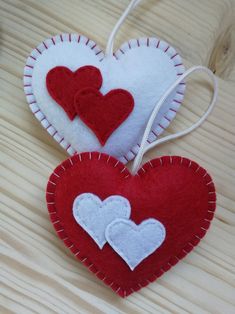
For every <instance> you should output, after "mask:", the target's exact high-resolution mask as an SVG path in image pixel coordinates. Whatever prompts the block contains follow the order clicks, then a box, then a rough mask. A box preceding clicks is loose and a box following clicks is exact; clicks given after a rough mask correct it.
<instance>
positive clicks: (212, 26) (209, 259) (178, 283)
mask: <svg viewBox="0 0 235 314" xmlns="http://www.w3.org/2000/svg"><path fill="white" fill-rule="evenodd" d="M127 4H128V1H127V0H120V1H115V0H109V1H105V0H96V1H92V0H70V1H68V0H67V1H66V0H61V1H59V0H50V1H47V0H40V1H36V0H21V1H19V0H0V18H1V29H0V32H1V52H0V61H1V70H0V71H1V72H0V73H1V75H0V77H1V83H0V93H1V98H0V99H1V100H0V101H1V106H0V113H1V125H0V127H1V133H0V141H1V170H0V176H1V182H0V184H1V200H0V202H1V205H0V206H1V219H0V224H1V269H0V277H1V301H0V304H1V308H0V309H1V310H0V311H1V313H23V314H25V313H109V314H110V313H197V314H198V313H200V314H201V313H213V314H216V313H223V314H229V313H235V297H234V296H235V293H234V292H235V289H234V283H235V275H234V274H235V263H234V258H235V254H234V253H235V252H234V242H235V228H234V225H235V215H234V211H235V188H234V186H235V171H234V169H235V137H234V135H235V1H234V0H213V1H211V0H203V1H202V0H198V1H196V0H172V1H170V0H161V1H160V0H159V1H156V0H145V1H144V0H143V2H142V3H141V5H140V6H139V7H138V8H136V10H135V11H134V12H133V14H131V16H130V17H129V18H128V20H127V21H126V23H125V24H124V25H123V27H122V28H121V30H120V32H119V33H118V36H117V39H116V43H115V45H116V47H118V46H119V45H120V44H121V43H122V42H124V41H126V40H128V39H129V38H135V37H140V36H157V37H160V38H162V39H164V40H166V41H168V42H169V43H170V44H171V45H172V46H174V47H175V48H176V49H177V50H178V51H179V52H180V54H181V55H182V56H183V59H184V62H185V64H186V66H188V67H189V66H191V65H193V64H203V65H206V66H209V67H210V68H211V69H212V70H213V71H214V72H215V73H216V74H217V76H218V78H219V86H220V89H219V99H218V104H217V107H216V108H215V110H214V111H213V113H212V115H211V116H210V117H209V119H208V120H207V121H206V122H205V123H204V124H203V126H202V127H201V128H200V129H198V130H197V131H195V132H194V133H193V134H190V135H188V136H186V137H184V138H182V139H180V140H177V141H174V142H171V143H168V144H164V145H162V146H160V147H158V148H157V149H155V150H153V151H151V152H150V153H149V154H148V156H146V157H145V159H149V158H153V157H156V156H160V155H163V154H171V155H173V154H179V155H183V156H185V157H188V158H191V159H194V160H195V161H196V162H198V163H200V164H201V165H202V166H203V167H205V168H207V170H208V171H209V173H210V174H211V175H212V176H213V178H214V180H215V183H216V188H217V193H218V206H217V211H216V215H215V219H214V221H213V222H212V226H211V228H210V230H209V232H208V234H207V236H206V237H205V238H204V239H203V241H202V242H201V243H200V245H199V246H198V247H197V248H196V249H195V250H194V251H193V252H192V253H191V254H190V255H189V256H187V257H186V258H185V259H184V260H183V261H182V262H181V263H180V264H178V265H177V266H176V267H174V268H173V269H172V270H170V271H169V272H168V273H166V274H165V275H164V276H162V277H161V278H160V279H159V280H158V281H157V282H155V283H153V284H150V285H149V286H148V287H147V288H145V289H142V290H141V291H140V292H138V293H135V294H133V295H131V296H130V297H128V298H127V299H120V298H118V297H117V296H116V295H115V294H114V293H113V292H112V291H111V290H110V289H109V288H108V287H106V286H105V285H104V284H103V283H102V282H100V281H99V280H98V279H96V278H95V277H94V276H93V275H92V274H90V273H89V272H88V271H87V269H86V268H85V267H83V265H81V263H79V262H77V261H76V260H75V258H74V257H73V256H72V254H71V253H70V252H69V251H68V249H66V248H65V247H64V245H63V243H62V242H61V241H60V240H59V239H58V238H57V236H56V234H55V231H54V229H53V227H52V225H51V223H50V222H49V219H48V214H47V209H46V203H45V195H44V191H45V186H46V183H47V179H48V176H49V174H50V173H51V171H52V170H53V169H54V168H55V166H56V165H57V164H58V163H59V162H61V161H62V160H64V159H65V158H66V157H67V155H66V153H65V152H64V151H63V150H62V149H60V148H59V146H58V145H57V144H56V143H55V142H54V140H53V139H51V138H50V137H49V135H48V134H47V133H46V131H45V130H43V129H42V128H41V126H40V125H39V123H38V122H37V121H36V119H35V118H34V117H33V116H32V114H31V112H30V110H29V108H28V105H27V104H26V100H25V96H24V93H23V88H22V73H23V67H24V63H25V59H26V57H27V55H28V54H29V53H30V51H31V50H32V48H33V47H35V46H36V45H37V44H38V43H39V42H41V41H42V40H43V39H44V38H47V37H49V36H51V35H55V34H57V33H61V32H79V33H83V34H84V35H86V36H88V37H91V38H92V39H93V40H95V41H96V42H98V43H99V44H100V46H103V47H105V44H106V41H107V38H108V35H109V33H110V30H111V28H112V26H113V25H114V24H115V22H116V20H117V19H118V17H119V16H120V14H121V12H122V11H123V10H124V8H125V7H126V6H127ZM209 99H210V89H208V84H207V83H206V81H199V80H198V79H196V80H192V81H191V82H190V83H189V84H188V88H187V95H186V99H185V101H184V106H183V107H182V109H181V110H180V113H179V114H178V115H177V118H176V120H175V121H174V123H173V124H172V126H171V127H170V130H169V132H175V131H176V130H180V129H182V128H184V127H185V126H187V125H190V124H191V123H192V122H193V121H196V119H198V118H199V116H200V115H202V113H203V111H204V110H205V109H206V106H207V104H208V102H209Z"/></svg>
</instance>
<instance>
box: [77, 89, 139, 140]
mask: <svg viewBox="0 0 235 314" xmlns="http://www.w3.org/2000/svg"><path fill="white" fill-rule="evenodd" d="M74 107H75V110H76V112H77V114H78V116H79V118H80V119H81V120H82V121H83V122H84V123H85V124H86V125H87V126H89V128H90V129H91V130H92V131H93V132H94V133H95V135H96V136H97V138H98V140H99V141H100V143H101V145H104V144H105V143H106V141H107V139H108V138H109V136H110V135H111V134H112V133H113V131H114V130H116V128H118V127H119V126H120V124H122V122H123V121H125V120H126V118H127V117H128V116H129V114H130V113H131V111H132V110H133V108H134V99H133V97H132V95H131V94H130V93H129V92H128V91H126V90H124V89H113V90H111V91H110V92H109V93H107V94H106V95H102V94H101V93H100V92H99V91H98V90H96V89H94V88H86V89H83V90H81V91H80V92H78V93H77V94H76V96H75V99H74Z"/></svg>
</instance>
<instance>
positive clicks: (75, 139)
mask: <svg viewBox="0 0 235 314" xmlns="http://www.w3.org/2000/svg"><path fill="white" fill-rule="evenodd" d="M86 65H92V66H95V67H97V68H98V69H100V71H101V73H102V76H103V84H102V87H101V89H100V91H101V92H102V93H103V94H106V93H108V92H109V91H110V90H112V89H117V88H121V89H124V90H127V91H128V92H130V93H131V95H132V96H133V97H134V110H133V111H132V113H131V114H130V115H129V117H128V118H127V119H126V120H125V121H124V122H123V123H122V124H121V125H120V126H119V127H118V128H117V129H116V130H115V131H114V132H113V133H112V135H111V136H110V137H109V139H108V140H107V142H106V144H105V145H104V146H103V147H102V146H101V144H100V143H99V141H98V139H97V137H96V136H95V134H94V133H93V132H92V131H91V130H90V129H89V127H88V126H86V125H85V124H84V123H83V122H82V120H81V119H79V117H76V118H75V119H74V120H73V121H70V119H69V118H68V116H67V115H66V113H65V112H64V110H63V109H62V108H61V106H59V105H58V104H57V103H56V102H55V100H53V98H52V97H50V95H49V93H48V91H47V88H46V75H47V73H48V72H49V71H50V70H51V69H52V68H54V67H56V66H64V67H67V68H68V69H70V70H71V71H76V70H78V68H80V67H82V66H86ZM183 72H184V66H183V64H182V60H181V57H180V56H179V54H178V53H177V52H176V51H175V49H174V48H172V47H171V46H170V45H168V44H167V43H166V42H164V41H161V40H158V39H156V38H142V39H132V40H130V41H129V42H126V43H125V44H123V45H122V46H121V48H120V49H118V51H117V52H116V53H115V54H114V56H113V57H111V58H110V57H109V58H107V57H105V56H104V53H103V52H102V50H101V49H100V48H99V47H98V46H97V45H96V43H95V42H93V41H92V40H90V39H88V38H87V37H85V36H81V35H77V34H63V35H58V36H55V37H53V38H50V39H47V40H45V41H44V42H43V43H41V44H40V45H39V46H38V47H37V48H36V49H34V50H33V51H32V53H31V55H30V56H29V57H28V59H27V63H26V66H25V70H24V90H25V93H26V96H27V100H28V103H29V104H30V108H31V110H32V112H33V113H34V115H35V116H36V118H37V119H38V120H39V121H40V122H41V124H42V125H43V127H44V128H46V129H47V131H48V132H49V134H50V135H51V136H53V137H54V139H55V140H56V141H57V142H59V143H60V144H61V146H62V147H64V148H65V149H66V150H67V151H68V153H69V154H71V155H72V154H74V153H75V152H83V151H94V150H96V151H100V152H105V153H108V154H110V155H112V156H115V157H116V158H118V159H119V160H120V161H122V162H124V163H125V162H127V161H128V160H130V159H132V158H133V157H134V156H135V154H136V153H137V151H138V149H139V141H140V140H141V138H142V135H143V131H144V128H145V126H146V123H147V121H148V118H149V116H150V113H151V112H152V110H153V108H154V106H155V104H156V102H157V101H158V100H159V98H160V96H162V94H163V93H164V92H165V91H166V89H167V88H168V87H169V86H170V85H171V84H172V83H173V82H174V81H175V80H176V79H177V78H178V77H179V76H180V75H181V74H182V73H183ZM184 90H185V84H184V83H181V84H180V85H179V86H178V87H177V89H176V90H175V91H174V92H173V93H172V95H171V96H170V97H168V99H167V101H166V102H165V104H164V105H163V106H162V108H161V110H160V112H159V114H158V116H157V118H156V121H155V124H154V125H153V128H152V132H151V134H150V137H149V141H150V142H151V141H153V140H154V139H156V136H158V135H159V134H161V133H162V132H163V131H164V129H165V128H166V127H167V126H168V125H169V124H170V122H171V120H172V119H173V118H174V116H175V114H176V112H177V110H178V108H179V106H180V104H181V102H182V100H183V95H184Z"/></svg>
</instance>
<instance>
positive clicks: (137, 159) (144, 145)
mask: <svg viewBox="0 0 235 314" xmlns="http://www.w3.org/2000/svg"><path fill="white" fill-rule="evenodd" d="M193 72H205V73H207V74H208V76H209V77H210V79H211V81H212V83H213V90H214V92H213V98H212V101H211V103H210V105H209V107H208V109H207V110H206V112H205V113H204V114H203V116H202V117H201V118H200V119H199V120H198V121H197V122H196V123H194V124H193V125H192V126H191V127H189V128H187V129H185V130H183V131H179V132H177V133H175V134H171V135H168V136H165V137H163V138H160V139H158V140H156V141H154V142H153V143H151V144H148V143H147V139H148V137H149V134H150V132H151V129H152V126H153V123H154V120H155V118H156V116H157V114H158V112H159V110H160V108H161V106H162V105H163V103H164V102H165V100H166V99H167V97H168V96H169V95H170V94H171V93H172V92H173V91H174V89H175V88H176V87H177V86H178V85H179V83H181V82H182V81H184V80H185V79H186V78H187V77H188V76H189V75H190V74H192V73H193ZM217 96H218V82H217V79H216V77H215V75H214V74H213V72H212V71H211V70H209V69H208V68H206V67H204V66H194V67H192V68H190V69H189V70H187V71H186V72H184V74H183V75H181V77H180V78H179V79H177V80H176V81H175V82H174V83H173V84H172V85H171V86H170V87H169V88H168V89H167V91H166V92H165V93H164V94H163V96H162V97H161V98H160V100H159V101H158V102H157V104H156V106H155V108H154V110H153V112H152V114H151V115H150V118H149V120H148V123H147V126H146V129H145V132H144V135H143V138H142V141H141V145H140V149H139V151H138V154H137V155H136V157H135V159H134V162H133V166H132V173H133V174H136V172H137V171H138V169H139V167H140V164H141V161H142V159H143V156H144V154H145V153H146V152H147V151H149V150H150V149H152V148H153V147H156V146H157V145H160V144H162V143H165V142H167V141H170V140H172V139H176V138H178V137H181V136H183V135H186V134H188V133H190V132H192V131H193V130H195V129H196V128H198V127H199V126H200V125H201V124H202V123H203V122H204V121H205V120H206V118H207V117H208V116H209V114H210V113H211V111H212V109H213V107H214V106H215V103H216V100H217Z"/></svg>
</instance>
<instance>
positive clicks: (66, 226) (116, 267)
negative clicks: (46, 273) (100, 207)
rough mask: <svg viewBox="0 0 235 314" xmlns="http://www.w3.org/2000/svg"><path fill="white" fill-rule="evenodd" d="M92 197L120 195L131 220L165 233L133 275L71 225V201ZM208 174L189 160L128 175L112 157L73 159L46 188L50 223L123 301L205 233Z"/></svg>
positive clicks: (158, 163) (211, 206)
mask: <svg viewBox="0 0 235 314" xmlns="http://www.w3.org/2000/svg"><path fill="white" fill-rule="evenodd" d="M87 192H88V193H94V194H95V195H97V196H98V197H99V198H100V199H101V200H104V199H106V198H107V197H109V196H111V195H120V196H123V197H125V198H126V199H128V200H129V202H130V205H131V217H130V218H131V219H132V220H133V221H134V222H135V223H136V224H140V223H141V222H142V221H143V220H145V219H148V218H154V219H157V220H159V221H160V222H161V223H162V224H163V225H164V226H165V229H166V238H165V241H164V242H163V244H162V245H161V246H160V247H159V248H158V249H157V250H156V251H155V252H153V253H152V254H151V255H149V256H148V257H147V258H146V259H144V260H143V261H142V262H141V263H140V264H139V265H138V266H137V267H136V268H135V269H134V270H133V271H131V270H130V268H129V267H128V266H127V264H126V263H125V262H124V260H123V259H122V258H121V257H120V256H119V255H118V254H117V253H116V252H115V251H114V250H113V249H112V248H111V247H110V246H109V244H107V243H106V244H105V245H104V246H103V249H99V247H98V246H97V244H96V243H95V242H94V241H93V239H92V238H91V237H90V236H89V235H88V233H87V232H86V231H85V230H84V229H82V228H81V227H80V225H79V224H78V223H77V222H76V221H75V219H74V216H73V213H72V207H73V202H74V199H75V198H76V197H77V196H78V195H80V194H82V193H87ZM215 202H216V194H215V187H214V184H213V182H212V179H211V177H210V175H209V174H208V173H207V172H206V170H205V169H203V168H201V167H200V166H199V165H198V164H196V163H195V162H193V161H191V160H189V159H186V158H182V157H175V156H174V157H170V156H164V157H161V158H157V159H154V160H151V161H150V162H148V163H146V164H145V165H144V166H143V167H142V168H141V169H140V170H139V171H138V173H137V175H135V176H132V175H131V174H130V172H129V171H128V169H127V168H126V167H125V166H124V165H123V164H122V163H121V162H119V161H117V160H116V159H115V158H113V157H111V156H108V155H105V154H101V153H96V152H95V153H83V154H80V155H74V156H73V157H72V158H69V159H67V160H66V161H64V162H63V163H62V164H61V165H59V166H58V167H57V168H56V169H55V171H54V172H53V173H52V175H51V176H50V179H49V182H48V185H47V204H48V210H49V213H50V218H51V221H52V223H53V225H54V227H55V230H56V231H57V233H58V235H59V237H60V238H61V239H62V240H63V241H64V243H65V244H66V246H68V247H69V248H70V250H71V251H72V252H73V253H74V254H75V256H76V257H77V258H78V259H79V260H81V261H82V262H83V263H84V265H86V267H88V268H89V270H91V271H92V272H93V273H95V274H96V276H97V277H98V278H100V279H101V280H103V281H104V282H105V283H106V284H107V285H109V286H110V287H111V288H112V289H113V290H114V291H115V292H117V293H118V294H119V295H120V296H122V297H125V296H127V295H129V294H131V293H132V292H134V291H137V290H139V289H140V288H141V287H144V286H146V285H148V284H149V283H150V282H152V281H154V280H155V279H156V278H158V277H159V276H161V275H162V274H163V273H164V272H166V271H168V270H169V269H170V268H171V267H172V266H174V265H175V264H176V263H178V262H179V260H180V259H182V258H183V257H184V256H185V255H187V254H188V253H189V252H190V251H191V250H192V249H193V247H194V246H196V245H197V244H198V243H199V241H200V240H201V238H202V237H203V236H204V235H205V234H206V232H207V229H208V228H209V225H210V221H211V220H212V218H213V215H214V211H215Z"/></svg>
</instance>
